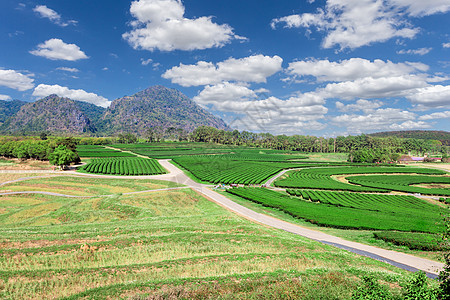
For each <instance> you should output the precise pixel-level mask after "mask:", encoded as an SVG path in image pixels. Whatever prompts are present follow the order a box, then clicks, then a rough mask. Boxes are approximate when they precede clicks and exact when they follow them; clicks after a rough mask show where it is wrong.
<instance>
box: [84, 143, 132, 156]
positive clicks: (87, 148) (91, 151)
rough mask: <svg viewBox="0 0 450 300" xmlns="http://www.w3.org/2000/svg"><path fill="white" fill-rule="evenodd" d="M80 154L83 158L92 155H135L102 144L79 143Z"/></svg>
mask: <svg viewBox="0 0 450 300" xmlns="http://www.w3.org/2000/svg"><path fill="white" fill-rule="evenodd" d="M77 152H78V155H79V156H80V157H82V158H91V157H134V156H135V155H134V154H132V153H127V152H123V151H120V150H115V149H111V148H107V147H105V146H100V145H98V146H97V145H78V146H77Z"/></svg>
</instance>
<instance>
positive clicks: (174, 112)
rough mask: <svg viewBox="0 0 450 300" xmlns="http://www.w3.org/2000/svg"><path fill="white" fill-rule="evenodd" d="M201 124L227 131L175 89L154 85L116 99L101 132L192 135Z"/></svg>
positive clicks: (103, 118) (104, 117)
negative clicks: (162, 131) (153, 129)
mask: <svg viewBox="0 0 450 300" xmlns="http://www.w3.org/2000/svg"><path fill="white" fill-rule="evenodd" d="M201 125H206V126H211V127H215V128H218V129H228V128H229V127H228V126H227V125H226V124H225V122H224V121H223V120H222V119H220V118H218V117H215V116H214V115H212V114H211V113H209V112H208V111H206V110H205V109H203V108H201V107H200V106H199V105H198V104H196V103H195V102H194V101H192V100H191V99H189V98H188V97H187V96H185V95H184V94H182V93H181V92H179V91H177V90H175V89H168V88H166V87H164V86H153V87H150V88H148V89H145V90H143V91H141V92H138V93H136V94H134V95H132V96H125V97H123V98H119V99H116V100H114V101H113V102H112V104H111V106H110V107H108V108H107V109H106V111H105V114H104V115H103V117H102V120H101V128H102V132H105V133H107V134H114V133H117V132H132V133H139V134H143V133H145V131H146V130H147V129H149V128H151V127H156V126H160V127H163V128H168V127H175V128H181V129H184V130H185V131H188V132H191V131H192V130H194V129H195V128H197V127H198V126H201Z"/></svg>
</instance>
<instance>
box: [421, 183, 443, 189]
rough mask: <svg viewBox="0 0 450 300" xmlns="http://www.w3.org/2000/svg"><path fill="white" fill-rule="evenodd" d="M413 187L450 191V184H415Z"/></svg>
mask: <svg viewBox="0 0 450 300" xmlns="http://www.w3.org/2000/svg"><path fill="white" fill-rule="evenodd" d="M412 186H416V187H421V188H427V189H450V184H445V183H430V184H414V185H412Z"/></svg>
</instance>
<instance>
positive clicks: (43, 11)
mask: <svg viewBox="0 0 450 300" xmlns="http://www.w3.org/2000/svg"><path fill="white" fill-rule="evenodd" d="M33 11H34V12H36V13H38V14H39V16H40V17H41V18H47V19H49V20H50V21H51V22H53V23H55V24H56V25H59V26H61V27H66V26H68V25H75V24H77V21H74V20H69V21H63V19H62V17H61V15H60V14H58V13H57V12H56V11H54V10H53V9H51V8H48V7H47V6H46V5H36V7H35V8H33Z"/></svg>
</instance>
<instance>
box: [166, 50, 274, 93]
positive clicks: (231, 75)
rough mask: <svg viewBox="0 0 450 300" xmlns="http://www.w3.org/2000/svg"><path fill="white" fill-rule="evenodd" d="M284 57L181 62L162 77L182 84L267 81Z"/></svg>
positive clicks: (250, 57)
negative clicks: (187, 63)
mask: <svg viewBox="0 0 450 300" xmlns="http://www.w3.org/2000/svg"><path fill="white" fill-rule="evenodd" d="M282 62H283V59H282V58H281V57H279V56H276V55H275V56H273V57H270V56H264V55H253V56H249V57H245V58H240V59H235V58H229V59H227V60H225V61H222V62H219V63H217V64H213V63H211V62H205V61H199V62H197V63H196V64H195V65H184V64H180V65H179V66H178V67H173V68H172V69H169V70H167V71H166V72H165V73H164V74H163V75H162V77H163V78H166V79H170V80H171V81H172V82H173V83H177V84H179V85H182V86H199V85H208V84H217V83H220V82H222V81H241V82H266V78H267V77H269V76H271V75H273V74H275V73H277V72H278V71H280V70H281V69H282V68H281V63H282Z"/></svg>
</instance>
